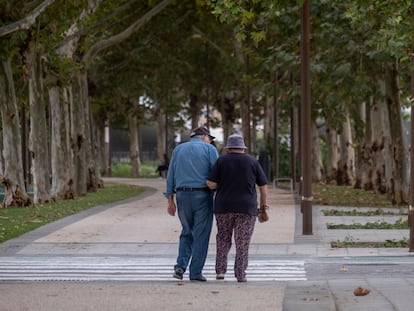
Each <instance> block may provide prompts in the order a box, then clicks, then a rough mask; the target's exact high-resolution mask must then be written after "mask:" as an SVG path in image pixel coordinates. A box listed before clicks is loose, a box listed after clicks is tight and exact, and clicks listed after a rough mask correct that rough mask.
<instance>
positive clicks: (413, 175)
mask: <svg viewBox="0 0 414 311" xmlns="http://www.w3.org/2000/svg"><path fill="white" fill-rule="evenodd" d="M411 61H412V63H414V53H413V54H412V55H411ZM411 97H412V98H414V71H411ZM410 136H411V137H410V202H409V210H408V226H409V228H410V242H409V251H410V252H414V109H413V106H411V125H410Z"/></svg>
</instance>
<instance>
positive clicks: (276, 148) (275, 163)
mask: <svg viewBox="0 0 414 311" xmlns="http://www.w3.org/2000/svg"><path fill="white" fill-rule="evenodd" d="M273 62H274V63H275V62H276V61H275V58H273ZM277 76H278V73H277V69H276V70H275V72H274V79H275V80H274V82H273V137H274V142H275V143H274V150H273V178H278V177H279V137H278V136H279V131H278V126H279V111H278V103H277V89H278V86H279V85H278V82H279V81H278V77H277Z"/></svg>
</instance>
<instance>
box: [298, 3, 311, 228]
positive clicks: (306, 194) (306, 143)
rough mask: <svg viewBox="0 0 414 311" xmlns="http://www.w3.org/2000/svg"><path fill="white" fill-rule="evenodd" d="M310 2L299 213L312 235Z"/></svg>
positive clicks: (305, 15) (304, 27)
mask: <svg viewBox="0 0 414 311" xmlns="http://www.w3.org/2000/svg"><path fill="white" fill-rule="evenodd" d="M309 18H310V0H305V1H304V3H303V7H302V17H301V44H300V50H301V172H302V174H301V182H302V193H301V195H302V198H301V211H302V215H303V217H302V220H303V223H302V225H303V227H302V229H303V234H304V235H312V167H311V161H310V160H311V159H310V157H309V155H311V154H312V149H311V138H312V137H311V102H310V97H311V95H310V68H309V67H310V64H309V63H310V56H309V55H310V38H309V37H310V36H309V34H310V20H309Z"/></svg>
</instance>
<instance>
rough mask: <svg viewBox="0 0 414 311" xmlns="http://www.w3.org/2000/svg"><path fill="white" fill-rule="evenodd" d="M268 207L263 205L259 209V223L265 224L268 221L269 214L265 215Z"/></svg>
mask: <svg viewBox="0 0 414 311" xmlns="http://www.w3.org/2000/svg"><path fill="white" fill-rule="evenodd" d="M268 208H269V206H267V205H263V206H260V207H259V215H258V216H257V219H258V220H259V222H266V221H268V220H269V214H268V213H267V211H266V210H267V209H268Z"/></svg>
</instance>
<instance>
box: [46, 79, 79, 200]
mask: <svg viewBox="0 0 414 311" xmlns="http://www.w3.org/2000/svg"><path fill="white" fill-rule="evenodd" d="M49 101H50V116H51V120H52V122H51V123H52V131H51V145H52V146H51V159H52V161H51V168H52V189H51V196H52V197H53V198H56V199H73V198H74V197H75V191H74V188H73V186H74V185H73V154H72V150H71V148H70V139H69V138H70V135H69V124H70V122H69V98H68V92H67V90H66V89H64V88H60V87H57V86H55V87H52V88H50V89H49Z"/></svg>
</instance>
